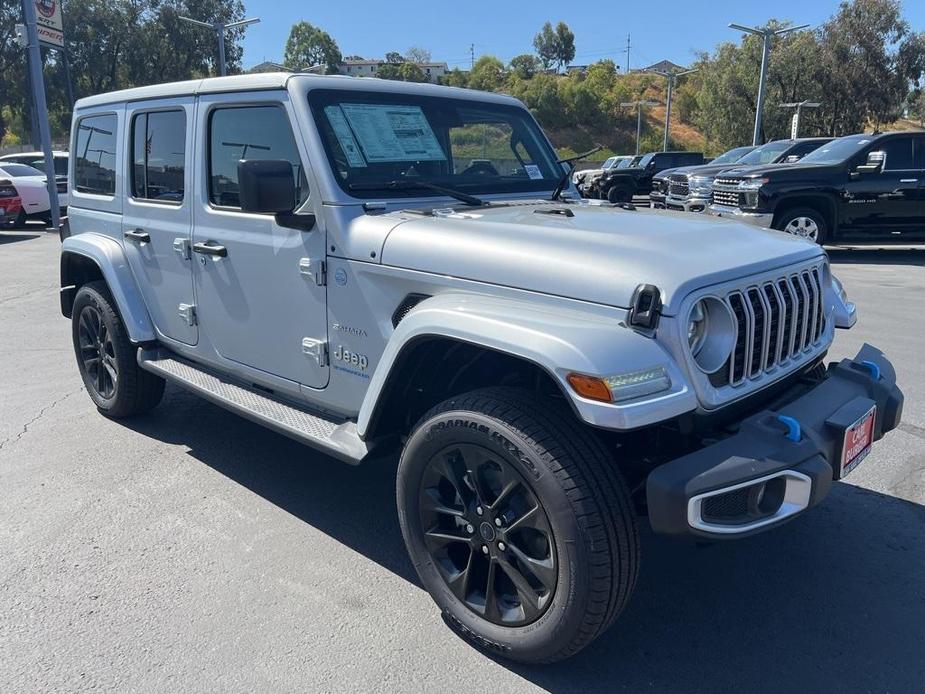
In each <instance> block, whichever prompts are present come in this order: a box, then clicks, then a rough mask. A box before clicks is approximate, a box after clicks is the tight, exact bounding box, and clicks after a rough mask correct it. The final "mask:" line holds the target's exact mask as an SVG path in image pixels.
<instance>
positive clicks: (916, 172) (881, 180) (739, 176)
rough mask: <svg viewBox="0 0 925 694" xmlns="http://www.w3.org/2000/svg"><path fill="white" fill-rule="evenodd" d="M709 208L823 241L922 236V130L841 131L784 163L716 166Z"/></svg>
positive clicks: (924, 198) (924, 230)
mask: <svg viewBox="0 0 925 694" xmlns="http://www.w3.org/2000/svg"><path fill="white" fill-rule="evenodd" d="M710 211H711V212H712V213H713V214H716V215H719V216H722V217H731V218H735V219H739V220H743V221H747V222H749V223H751V224H756V225H758V226H766V227H771V228H774V229H779V230H781V231H787V232H789V233H791V234H796V235H797V236H802V237H804V238H806V239H809V240H811V241H815V242H816V243H824V242H826V241H843V240H844V241H849V240H850V241H866V240H870V241H877V242H881V243H882V242H889V241H895V242H908V241H921V240H923V239H925V133H916V132H897V133H883V134H880V135H849V136H848V137H843V138H839V139H837V140H833V141H831V142H828V143H826V144H824V145H823V146H822V147H819V148H818V149H816V150H815V151H813V152H811V153H809V154H807V155H806V156H805V157H803V159H802V160H801V161H800V162H799V163H798V164H795V165H792V166H782V165H772V166H764V167H753V168H749V169H743V170H740V169H738V168H735V169H732V170H729V171H724V172H723V173H722V174H720V175H719V176H718V177H717V179H716V181H715V183H714V186H713V204H712V205H711V206H710Z"/></svg>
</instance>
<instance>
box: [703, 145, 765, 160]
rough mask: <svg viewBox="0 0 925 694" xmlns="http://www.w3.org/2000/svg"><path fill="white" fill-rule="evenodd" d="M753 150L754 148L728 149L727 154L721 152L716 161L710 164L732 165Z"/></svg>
mask: <svg viewBox="0 0 925 694" xmlns="http://www.w3.org/2000/svg"><path fill="white" fill-rule="evenodd" d="M752 150H754V147H736V148H735V149H730V150H729V151H728V152H723V153H722V154H720V155H719V156H718V157H716V159H714V160H713V161H711V162H710V163H711V164H732V163H734V162H737V161H739V160H740V159H741V158H742V157H744V156H745V155H746V154H748V153H749V152H751V151H752Z"/></svg>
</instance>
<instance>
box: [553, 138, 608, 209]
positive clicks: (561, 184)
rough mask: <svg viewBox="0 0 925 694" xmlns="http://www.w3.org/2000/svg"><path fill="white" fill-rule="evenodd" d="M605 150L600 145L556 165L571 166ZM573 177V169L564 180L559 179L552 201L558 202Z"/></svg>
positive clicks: (560, 160) (558, 161)
mask: <svg viewBox="0 0 925 694" xmlns="http://www.w3.org/2000/svg"><path fill="white" fill-rule="evenodd" d="M602 149H604V146H603V145H598V146H597V147H595V148H594V149H589V150H588V151H587V152H582V153H581V154H576V155H575V156H574V157H566V158H565V159H557V160H556V163H557V164H559V165H562V164H571V163H572V162H573V161H578V160H579V159H584V158H585V157H588V156H591V155H592V154H594V153H595V152H600V151H601V150H602ZM571 175H572V169H569V170H568V171H566V172H565V173H564V174H563V175H562V178H560V179H559V182H558V183H557V184H556V187H555V189H554V190H553V191H552V196H551V197H550V198H549V199H550V200H558V199H559V197H560V196H561V195H562V191H563V190H565V186H567V185H568V177H569V176H571Z"/></svg>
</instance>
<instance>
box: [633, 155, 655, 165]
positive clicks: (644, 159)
mask: <svg viewBox="0 0 925 694" xmlns="http://www.w3.org/2000/svg"><path fill="white" fill-rule="evenodd" d="M653 159H655V153H654V152H649V153H648V154H646V155H644V156H643V157H642V159H640V160H639V161H634V163H633V166H638V167H639V168H641V169H644V168H646V167H647V166H648V165H649V162H650V161H652V160H653Z"/></svg>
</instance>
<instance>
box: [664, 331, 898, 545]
mask: <svg viewBox="0 0 925 694" xmlns="http://www.w3.org/2000/svg"><path fill="white" fill-rule="evenodd" d="M874 405H876V406H877V415H876V419H875V421H874V427H873V436H872V441H877V440H878V439H880V438H882V437H883V435H884V434H885V433H887V432H888V431H891V430H892V429H895V428H896V426H897V425H898V424H899V422H900V419H901V418H902V408H903V394H902V391H901V390H900V389H899V388H898V387H897V385H896V372H895V370H894V369H893V365H892V364H891V363H890V362H889V360H888V359H887V358H886V357H885V356H884V355H883V354H882V353H881V352H880V351H879V350H877V349H876V348H874V347H872V346H871V345H864V347H863V348H862V349H861V351H860V352H858V354H857V356H856V357H854V359H844V360H842V361H841V362H839V363H837V364H832V365H830V366H829V369H828V371H827V372H826V374H825V377H824V378H823V379H822V380H821V381H820V382H818V383H817V384H815V385H814V386H812V387H811V388H809V389H808V390H806V391H805V392H803V393H802V394H800V395H799V396H798V397H796V398H795V399H793V400H791V401H789V402H787V403H786V404H783V405H781V406H777V407H775V409H773V410H764V411H762V412H759V413H757V414H754V415H752V416H750V417H748V418H747V419H745V420H744V421H743V422H742V424H741V426H740V427H739V431H738V433H736V434H735V435H733V436H730V437H728V438H725V439H723V440H721V441H719V442H717V443H714V444H712V445H710V446H707V447H705V448H702V449H700V450H698V451H695V452H694V453H690V454H688V455H685V456H682V457H681V458H678V459H676V460H673V461H671V462H670V463H665V464H664V465H661V466H659V467H657V468H656V469H655V470H653V471H652V472H651V473H650V475H649V477H648V480H647V482H646V498H647V503H648V511H649V522H650V523H651V525H652V528H653V530H655V532H658V533H662V534H666V535H675V536H687V537H708V538H714V539H723V538H737V537H743V536H746V535H752V534H754V533H756V532H760V531H762V530H767V529H769V528H772V527H775V526H777V525H780V524H781V523H784V522H786V521H787V520H789V519H791V518H793V517H795V516H797V515H799V514H801V513H802V512H804V511H805V510H806V509H808V508H810V507H812V506H814V505H816V504H817V503H819V502H820V501H821V500H822V499H823V498H824V497H825V495H826V494H827V493H828V491H829V488H830V486H831V484H832V480H833V479H835V478H836V477H837V476H838V475H839V474H840V469H839V468H840V459H841V448H842V441H843V440H844V432H845V430H846V428H847V427H849V426H850V425H851V424H852V423H854V422H855V421H857V419H858V418H859V417H861V416H862V415H863V414H864V413H865V412H867V411H869V410H870V408H871V407H873V406H874ZM781 416H783V417H784V418H789V419H790V420H794V421H796V422H797V423H798V425H799V426H798V427H797V430H796V431H794V429H792V428H788V426H787V425H786V424H785V423H784V422H782V421H781V419H780V417H781ZM772 487H773V489H772ZM768 490H771V491H770V492H768ZM768 494H770V495H771V496H770V497H769V496H768ZM708 500H712V501H708ZM707 503H712V504H713V506H712V507H711V508H714V509H717V508H718V509H721V511H722V513H721V514H720V515H719V516H718V515H717V512H715V511H710V512H709V513H708V512H707V511H705V508H706V507H705V504H707ZM762 504H763V506H762ZM740 511H741V512H740ZM710 513H712V514H713V515H712V516H710ZM737 513H738V515H736V514H737ZM718 518H719V519H718Z"/></svg>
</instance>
